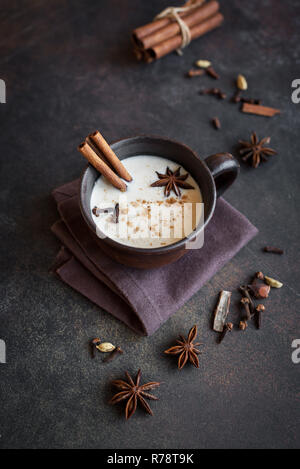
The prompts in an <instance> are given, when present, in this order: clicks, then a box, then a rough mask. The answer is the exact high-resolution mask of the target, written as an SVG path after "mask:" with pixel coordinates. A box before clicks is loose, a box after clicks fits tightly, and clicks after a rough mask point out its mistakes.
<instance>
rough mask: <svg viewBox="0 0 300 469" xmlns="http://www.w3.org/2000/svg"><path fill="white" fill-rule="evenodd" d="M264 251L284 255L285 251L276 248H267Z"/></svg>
mask: <svg viewBox="0 0 300 469" xmlns="http://www.w3.org/2000/svg"><path fill="white" fill-rule="evenodd" d="M264 251H265V252H272V253H273V254H283V253H284V251H283V249H280V248H276V247H274V246H265V247H264Z"/></svg>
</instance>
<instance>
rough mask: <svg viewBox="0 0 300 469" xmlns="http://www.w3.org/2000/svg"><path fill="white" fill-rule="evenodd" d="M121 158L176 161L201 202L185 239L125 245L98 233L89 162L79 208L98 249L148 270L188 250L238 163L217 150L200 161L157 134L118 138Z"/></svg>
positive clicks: (233, 176)
mask: <svg viewBox="0 0 300 469" xmlns="http://www.w3.org/2000/svg"><path fill="white" fill-rule="evenodd" d="M111 148H112V149H113V150H114V152H115V153H116V155H117V156H118V158H119V159H120V160H122V159H124V158H129V157H132V156H137V155H155V156H161V157H164V158H167V159H169V160H172V161H175V162H176V163H178V164H179V165H180V166H183V167H184V169H185V170H186V171H187V172H188V173H190V174H191V175H192V176H193V178H194V179H195V180H196V182H197V183H198V185H199V187H200V190H201V194H202V197H203V202H204V222H203V223H201V224H199V225H198V226H197V227H196V229H195V230H194V231H193V232H192V233H191V234H190V235H189V236H188V237H186V238H183V239H181V240H180V241H177V242H176V243H174V244H170V245H168V246H162V247H158V248H153V249H147V248H135V247H132V246H126V245H124V244H121V243H119V242H118V241H115V240H113V239H110V238H107V237H106V238H100V237H98V236H97V230H96V225H95V223H94V220H93V218H92V214H91V208H90V200H91V194H92V190H93V187H94V184H95V182H96V180H97V179H98V177H99V173H98V171H97V170H96V169H95V168H94V167H93V166H91V165H88V167H87V168H86V169H85V171H84V173H83V175H82V178H81V184H80V194H79V200H80V209H81V213H82V216H83V219H84V221H85V223H86V224H87V225H88V227H89V229H90V231H91V233H92V235H93V236H94V237H95V239H96V240H97V243H98V244H99V246H100V248H101V249H102V250H103V251H104V252H105V253H106V254H107V255H108V256H110V257H111V258H113V259H114V260H115V261H117V262H119V263H121V264H124V265H127V266H130V267H135V268H139V269H150V268H155V267H161V266H163V265H166V264H169V263H171V262H175V261H176V260H177V259H179V258H180V257H182V256H183V255H184V254H186V253H187V252H188V249H186V246H187V243H188V242H191V241H192V240H193V239H194V238H195V237H196V236H199V235H200V234H201V233H200V232H201V230H203V229H205V227H206V226H207V224H208V223H209V221H210V220H211V218H212V216H213V214H214V210H215V206H216V200H217V197H219V196H220V195H221V194H223V193H224V191H225V190H226V189H227V188H228V187H229V186H231V184H232V183H233V182H234V180H235V179H236V177H237V175H238V173H239V164H238V162H237V161H236V160H235V159H234V158H233V156H232V155H231V154H229V153H218V154H216V155H211V156H208V157H207V158H205V160H204V161H203V160H202V159H200V158H199V156H198V155H197V154H196V153H195V152H194V151H193V150H192V149H191V148H189V147H188V146H187V145H184V144H182V143H180V142H176V141H174V140H171V139H168V138H163V137H157V136H147V135H142V136H137V137H130V138H126V139H123V140H119V141H118V142H115V143H113V144H112V145H111Z"/></svg>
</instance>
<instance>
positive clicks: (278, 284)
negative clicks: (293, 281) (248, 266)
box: [265, 275, 283, 288]
mask: <svg viewBox="0 0 300 469" xmlns="http://www.w3.org/2000/svg"><path fill="white" fill-rule="evenodd" d="M265 282H266V283H267V284H268V285H270V287H273V288H281V287H282V286H283V283H281V282H279V280H275V279H274V278H271V277H267V276H266V275H265Z"/></svg>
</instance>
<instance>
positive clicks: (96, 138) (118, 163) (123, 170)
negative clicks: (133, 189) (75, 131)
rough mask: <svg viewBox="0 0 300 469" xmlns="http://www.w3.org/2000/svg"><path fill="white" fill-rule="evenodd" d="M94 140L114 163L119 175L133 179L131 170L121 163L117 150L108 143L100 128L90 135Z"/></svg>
mask: <svg viewBox="0 0 300 469" xmlns="http://www.w3.org/2000/svg"><path fill="white" fill-rule="evenodd" d="M89 137H90V139H91V140H92V142H93V143H94V144H95V145H96V147H97V148H98V149H99V150H100V151H101V153H102V154H103V156H105V158H106V159H107V161H108V162H109V163H110V164H111V165H112V167H113V168H114V169H115V170H116V171H117V173H118V175H119V176H120V177H121V178H123V179H125V181H128V182H130V181H132V177H131V176H130V174H129V172H128V171H127V169H126V168H125V166H124V165H123V164H122V163H121V161H120V160H119V158H118V157H117V155H116V154H115V152H114V151H113V150H112V149H111V147H110V146H109V145H108V143H107V141H106V140H105V138H104V137H103V136H102V135H101V134H100V132H99V131H98V130H96V132H93V133H92V134H90V135H89Z"/></svg>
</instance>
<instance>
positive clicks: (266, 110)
mask: <svg viewBox="0 0 300 469" xmlns="http://www.w3.org/2000/svg"><path fill="white" fill-rule="evenodd" d="M242 112H246V113H248V114H256V115H257V116H265V117H273V116H275V114H280V110H279V109H274V108H273V107H267V106H262V105H261V104H250V103H244V104H243V107H242Z"/></svg>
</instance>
